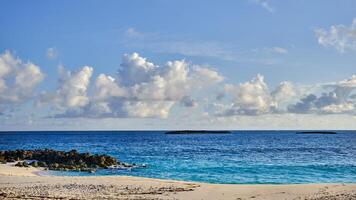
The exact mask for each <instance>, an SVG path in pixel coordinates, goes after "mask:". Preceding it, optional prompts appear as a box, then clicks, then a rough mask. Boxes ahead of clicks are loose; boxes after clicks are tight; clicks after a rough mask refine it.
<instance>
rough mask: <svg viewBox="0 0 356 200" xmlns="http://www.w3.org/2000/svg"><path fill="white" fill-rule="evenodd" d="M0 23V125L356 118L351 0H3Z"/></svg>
mask: <svg viewBox="0 0 356 200" xmlns="http://www.w3.org/2000/svg"><path fill="white" fill-rule="evenodd" d="M0 27H1V28H0V130H162V129H164V130H171V129H235V130H239V129H253V130H256V129H278V130H279V129H356V123H355V122H356V91H355V90H356V1H355V0H343V1H336V0H313V1H310V0H299V1H277V0H239V1H236V0H224V1H206V0H204V1H203V0H196V1H188V0H179V1H176V0H148V1H143V0H130V1H124V0H122V1H114V0H112V1H110V0H107V1H94V0H88V1H83V0H78V1H69V0H64V1H54V0H46V1H44V0H36V1H34V0H30V1H19V0H11V1H10V0H5V1H1V2H0Z"/></svg>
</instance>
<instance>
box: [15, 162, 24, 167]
mask: <svg viewBox="0 0 356 200" xmlns="http://www.w3.org/2000/svg"><path fill="white" fill-rule="evenodd" d="M15 166H16V167H23V162H18V163H16V164H15Z"/></svg>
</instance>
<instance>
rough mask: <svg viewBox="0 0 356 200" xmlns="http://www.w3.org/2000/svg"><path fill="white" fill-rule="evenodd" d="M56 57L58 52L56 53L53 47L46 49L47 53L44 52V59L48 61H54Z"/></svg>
mask: <svg viewBox="0 0 356 200" xmlns="http://www.w3.org/2000/svg"><path fill="white" fill-rule="evenodd" d="M57 56H58V52H57V49H56V48H55V47H51V48H48V49H47V51H46V57H47V58H48V59H49V60H54V59H56V58H57Z"/></svg>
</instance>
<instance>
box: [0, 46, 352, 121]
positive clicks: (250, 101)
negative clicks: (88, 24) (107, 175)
mask: <svg viewBox="0 0 356 200" xmlns="http://www.w3.org/2000/svg"><path fill="white" fill-rule="evenodd" d="M93 74H94V67H92V66H82V67H80V68H79V69H77V70H72V71H69V70H66V69H65V68H64V67H63V66H60V67H59V70H58V85H57V87H56V89H55V90H53V91H44V92H42V93H41V94H40V95H37V94H36V91H35V89H36V87H37V86H38V85H39V84H40V82H41V81H42V80H43V78H44V74H43V73H42V72H41V70H40V68H39V66H37V65H35V64H33V63H31V62H23V61H22V60H21V59H19V58H17V57H15V56H14V55H13V54H12V53H10V52H9V51H5V52H4V53H3V54H1V55H0V113H4V112H5V111H8V110H11V108H14V107H15V106H16V105H19V104H22V103H25V102H28V101H31V100H34V101H36V103H37V104H36V105H38V106H49V107H50V108H51V109H52V110H55V114H54V115H51V117H57V118H79V117H80V118H161V119H164V118H168V117H169V116H170V113H171V111H172V108H173V107H175V106H177V109H179V108H180V107H185V108H186V109H193V108H194V112H201V113H200V114H201V115H202V116H205V117H206V116H209V117H218V118H221V117H233V116H262V115H266V116H267V115H268V116H270V115H276V116H277V115H278V116H280V115H283V114H296V115H303V114H316V115H331V114H343V115H345V114H346V115H355V114H356V93H355V90H356V75H352V76H351V77H350V78H349V79H345V80H341V81H336V82H331V83H317V84H315V85H313V86H309V87H312V88H313V90H305V89H303V87H305V86H300V85H298V86H296V85H294V84H293V83H291V82H288V81H282V82H280V83H279V84H278V85H276V86H274V87H271V86H269V85H268V84H267V82H266V81H265V78H264V76H263V75H260V74H257V75H256V77H254V78H252V79H251V80H250V81H247V82H244V83H239V84H229V83H226V81H225V78H224V77H223V76H222V75H221V74H220V73H219V72H218V71H216V70H215V69H212V68H209V67H205V66H200V65H194V64H191V63H188V62H186V61H185V60H175V61H168V62H166V63H165V64H163V65H157V64H155V63H153V62H151V61H149V60H148V59H147V58H144V57H142V56H140V55H139V54H138V53H132V54H125V55H123V57H122V62H121V64H120V66H119V67H118V69H117V73H116V74H112V75H109V74H98V75H97V76H93ZM211 88H216V91H215V92H214V90H212V89H211ZM308 91H309V92H308Z"/></svg>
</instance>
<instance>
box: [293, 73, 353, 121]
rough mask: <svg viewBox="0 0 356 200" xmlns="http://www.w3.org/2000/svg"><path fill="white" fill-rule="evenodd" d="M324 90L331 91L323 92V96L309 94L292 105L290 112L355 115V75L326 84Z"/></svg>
mask: <svg viewBox="0 0 356 200" xmlns="http://www.w3.org/2000/svg"><path fill="white" fill-rule="evenodd" d="M322 89H324V90H327V89H329V90H330V89H331V91H329V92H323V93H321V95H317V94H309V95H307V96H305V97H303V98H302V99H300V101H299V102H298V103H296V104H292V105H290V106H289V107H288V110H289V111H290V112H294V113H319V114H325V113H326V114H336V113H355V104H356V101H355V99H354V98H353V96H354V90H355V89H356V76H355V75H353V76H352V77H351V78H350V79H346V80H342V81H339V82H335V83H329V84H324V85H323V88H322Z"/></svg>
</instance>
